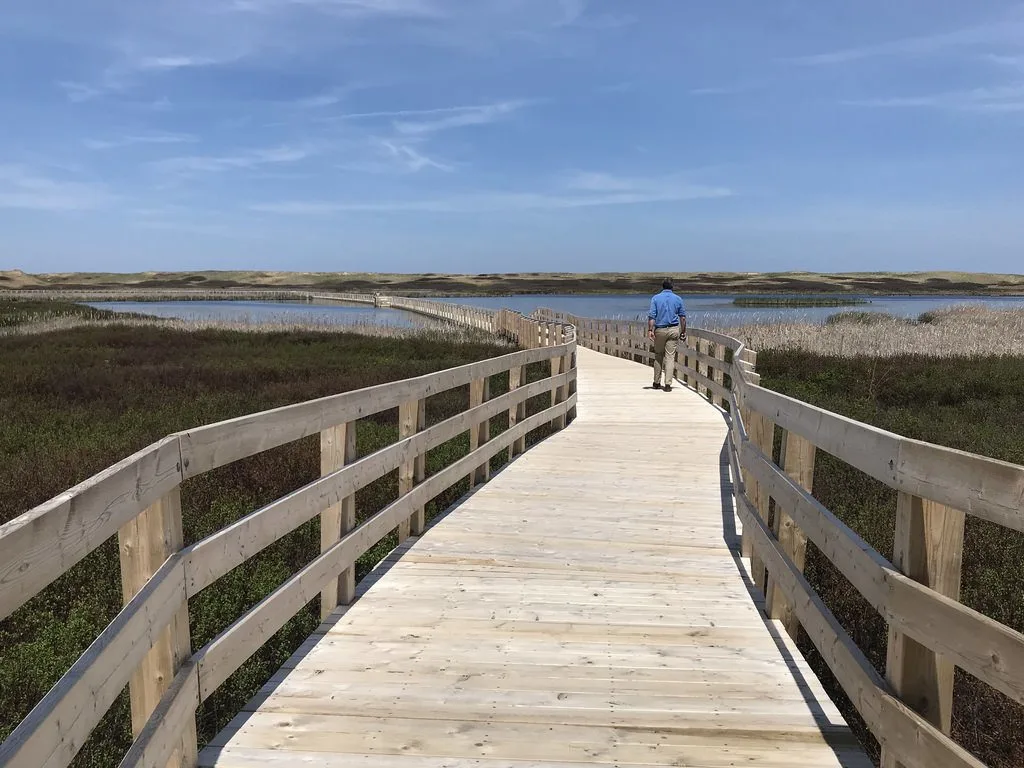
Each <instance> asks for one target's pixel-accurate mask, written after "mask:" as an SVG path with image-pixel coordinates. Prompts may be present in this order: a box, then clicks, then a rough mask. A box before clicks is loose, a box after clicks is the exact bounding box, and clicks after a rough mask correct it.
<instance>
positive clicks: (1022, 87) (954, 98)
mask: <svg viewBox="0 0 1024 768" xmlns="http://www.w3.org/2000/svg"><path fill="white" fill-rule="evenodd" d="M843 103H844V104H846V105H847V106H854V107H870V108H875V109H885V108H891V109H897V108H903V109H907V108H931V109H948V110H955V111H959V112H978V113H987V114H1005V113H1011V112H1024V83H1016V84H1014V85H1005V86H994V87H987V88H973V89H971V90H967V91H952V92H946V93H935V94H926V95H920V96H897V97H893V98H882V99H864V100H858V101H845V102H843Z"/></svg>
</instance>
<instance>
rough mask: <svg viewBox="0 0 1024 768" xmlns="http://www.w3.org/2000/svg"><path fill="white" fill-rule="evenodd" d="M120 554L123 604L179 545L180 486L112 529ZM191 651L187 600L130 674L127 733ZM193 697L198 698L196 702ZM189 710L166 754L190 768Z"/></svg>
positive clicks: (194, 746) (176, 767) (135, 729)
mask: <svg viewBox="0 0 1024 768" xmlns="http://www.w3.org/2000/svg"><path fill="white" fill-rule="evenodd" d="M117 543H118V550H119V553H120V560H121V593H122V597H123V598H124V602H125V604H126V605H127V603H128V601H129V600H131V599H132V598H133V597H135V595H136V594H137V593H138V592H139V590H140V589H142V588H143V587H144V586H145V584H146V582H147V581H149V579H150V578H151V577H152V576H153V574H155V573H156V572H157V570H158V569H159V568H160V566H162V565H163V564H164V562H165V561H166V560H167V558H168V557H170V556H171V555H173V554H174V553H175V552H178V551H179V550H180V549H181V548H182V546H184V535H183V533H182V527H181V489H180V488H175V489H174V490H172V491H170V492H169V493H168V494H167V495H166V496H164V497H163V498H161V499H160V500H159V501H157V502H156V503H155V504H153V505H152V506H150V507H147V508H146V509H144V510H143V511H142V512H141V513H140V514H139V515H138V516H137V517H135V519H133V520H132V521H130V522H128V523H126V524H125V525H124V526H123V527H122V528H121V529H120V530H119V531H118V532H117ZM191 655H192V646H191V638H190V636H189V625H188V603H187V602H186V603H185V604H184V605H182V606H181V607H180V608H179V609H178V611H177V612H176V613H175V614H174V618H172V619H171V623H170V624H169V625H168V626H167V628H166V629H164V630H163V632H161V633H160V636H159V638H157V640H156V642H155V643H154V644H153V647H152V648H151V649H150V651H149V653H147V654H146V657H145V658H144V659H143V660H142V663H141V664H140V665H139V667H138V669H136V670H135V671H134V672H133V673H132V676H131V681H130V682H129V686H128V688H129V695H130V698H131V711H132V735H133V736H134V737H137V736H138V735H139V734H140V733H141V732H142V729H143V727H145V725H146V721H147V720H149V716H150V715H151V714H153V710H154V709H156V706H157V704H159V703H160V698H161V697H162V696H163V695H164V692H166V691H167V688H168V687H169V686H170V684H171V681H172V680H173V679H174V676H175V675H176V674H177V673H178V670H179V669H180V668H181V665H182V663H183V662H184V661H185V660H186V659H188V657H189V656H191ZM197 703H198V702H197ZM197 753H198V742H197V740H196V722H195V716H194V715H193V717H192V718H191V719H189V721H188V723H187V724H186V726H185V730H184V731H183V732H182V734H181V736H180V741H179V743H178V744H177V745H176V746H175V748H174V751H173V753H172V755H171V758H170V760H168V762H167V765H168V766H169V767H172V766H173V768H191V767H192V766H194V765H195V764H196V762H197V760H198V756H197Z"/></svg>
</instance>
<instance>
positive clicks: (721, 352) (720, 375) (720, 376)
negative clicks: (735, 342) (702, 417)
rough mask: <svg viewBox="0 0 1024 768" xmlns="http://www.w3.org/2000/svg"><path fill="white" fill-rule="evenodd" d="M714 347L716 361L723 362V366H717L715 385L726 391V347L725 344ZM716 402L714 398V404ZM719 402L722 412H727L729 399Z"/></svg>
mask: <svg viewBox="0 0 1024 768" xmlns="http://www.w3.org/2000/svg"><path fill="white" fill-rule="evenodd" d="M713 346H714V349H715V359H716V360H721V361H722V364H721V365H716V366H715V383H716V384H718V385H719V386H721V387H722V388H723V389H724V388H725V345H724V344H714V345H713ZM714 400H715V398H714V397H712V402H714ZM718 400H720V401H721V402H720V405H721V406H722V410H726V409H727V408H728V404H729V400H728V399H727V398H725V397H719V398H718Z"/></svg>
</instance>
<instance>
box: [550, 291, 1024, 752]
mask: <svg viewBox="0 0 1024 768" xmlns="http://www.w3.org/2000/svg"><path fill="white" fill-rule="evenodd" d="M539 316H540V317H544V318H557V319H562V320H566V321H569V322H573V323H574V324H575V325H576V328H577V334H578V339H579V344H580V345H582V346H585V347H588V348H591V349H595V350H597V351H599V352H602V353H605V354H611V355H614V356H617V357H627V358H631V359H635V360H638V361H641V362H645V363H646V362H650V361H652V360H653V352H652V351H651V349H650V341H649V340H648V339H647V336H646V325H645V324H644V323H638V322H622V321H614V320H607V321H606V320H601V319H595V318H579V317H575V316H573V315H564V314H559V313H555V312H551V311H550V310H543V311H541V312H540V313H539ZM687 336H688V339H687V345H686V346H681V347H680V348H679V349H678V350H677V375H678V376H679V378H680V380H681V381H682V382H683V383H685V384H687V385H689V386H690V387H692V388H694V389H696V390H697V391H699V392H701V393H702V394H704V395H706V396H707V397H708V398H709V399H711V400H712V402H713V403H715V404H717V405H721V406H722V407H723V408H724V409H725V410H726V411H727V412H728V419H729V424H730V435H729V440H728V453H729V461H730V466H731V471H732V476H733V482H734V486H733V487H734V494H735V497H736V500H737V505H736V506H737V511H738V515H739V517H740V520H741V522H742V525H743V542H742V554H743V556H744V557H746V558H749V568H750V573H751V576H752V578H753V581H754V584H755V585H756V588H757V589H758V590H759V591H760V592H761V594H762V595H763V596H764V600H765V603H764V607H765V611H766V613H767V615H768V616H769V617H770V618H772V619H776V620H779V621H781V622H782V624H783V625H784V626H785V628H786V631H787V632H788V633H789V634H790V635H791V636H792V637H793V638H796V637H797V635H798V632H799V628H800V627H803V629H804V631H805V632H806V633H807V635H808V637H809V638H810V640H811V642H812V643H813V644H814V646H815V647H816V648H817V650H818V652H819V653H820V654H821V657H822V658H823V659H824V661H825V663H826V664H827V665H828V667H829V669H830V670H831V671H832V673H833V675H834V676H835V678H836V680H837V681H838V683H839V685H840V686H841V687H842V689H843V690H844V691H845V692H846V694H847V696H848V697H849V698H850V700H851V702H852V703H853V706H854V707H855V708H856V710H857V712H858V713H859V714H860V716H861V717H862V718H863V719H864V722H865V723H866V725H867V727H868V729H869V730H870V731H871V733H872V734H873V735H874V736H875V738H877V739H878V741H879V742H880V744H881V746H882V765H883V768H891V767H892V766H898V765H902V766H905V767H906V768H934V767H935V766H972V768H984V763H982V762H981V761H980V760H978V759H977V758H976V757H974V756H973V755H971V754H970V753H969V752H968V751H967V750H965V749H964V748H963V747H961V746H960V745H958V744H957V743H956V742H954V741H953V739H952V738H951V737H950V732H951V726H952V706H953V675H954V670H955V668H957V667H959V668H960V669H962V670H963V671H964V672H967V673H968V674H971V675H973V676H974V677H976V678H977V679H979V680H981V681H982V682H984V683H986V684H987V685H990V686H991V687H993V688H995V689H996V690H998V691H1001V692H1002V693H1003V694H1005V695H1006V696H1008V697H1009V698H1010V699H1011V700H1013V701H1015V702H1018V703H1024V635H1022V634H1021V633H1020V632H1018V631H1016V630H1015V629H1012V628H1010V627H1007V626H1005V625H1003V624H1001V623H999V622H998V621H996V620H994V619H992V618H990V617H988V616H985V615H984V614H981V613H979V612H978V611H975V610H972V609H971V608H968V607H967V606H965V605H963V604H961V603H960V602H959V595H960V569H961V559H962V554H963V536H964V521H965V515H971V516H974V517H977V518H979V519H983V520H988V521H990V522H994V523H997V524H999V525H1002V526H1004V527H1006V528H1010V529H1012V530H1016V531H1024V510H1022V503H1024V467H1021V466H1017V465H1014V464H1008V463H1006V462H1002V461H998V460H996V459H991V458H987V457H985V456H979V455H975V454H969V453H965V452H963V451H958V450H954V449H952V448H946V447H943V446H939V445H933V444H930V443H925V442H922V441H919V440H912V439H910V438H906V437H902V436H901V435H897V434H894V433H892V432H887V431H885V430H882V429H879V428H877V427H873V426H870V425H868V424H863V423H861V422H857V421H854V420H852V419H848V418H846V417H844V416H840V415H838V414H835V413H832V412H830V411H827V410H825V409H823V408H818V407H816V406H813V405H810V404H808V403H805V402H802V401H800V400H796V399H794V398H791V397H787V396H786V395H783V394H780V393H778V392H773V391H772V390H769V389H766V388H765V387H762V386H761V385H760V376H759V375H758V374H757V373H756V371H755V364H756V359H757V356H756V353H754V352H753V351H751V350H748V349H747V348H746V346H745V345H744V344H743V343H742V342H741V341H740V340H738V339H734V338H731V337H729V336H725V335H723V334H720V333H715V332H710V331H705V330H703V329H696V328H688V329H687ZM726 377H728V381H726ZM777 428H778V429H779V430H781V446H782V449H781V455H780V458H779V461H778V462H776V461H774V459H773V448H774V446H775V444H776V440H777V437H776V429H777ZM818 450H823V451H825V452H827V453H829V454H831V455H832V456H834V457H836V458H837V459H839V460H840V461H842V462H845V463H846V464H848V465H850V466H851V467H854V468H856V469H858V470H860V471H861V472H864V473H865V474H867V475H869V476H871V477H873V478H875V479H876V480H879V481H881V482H882V483H884V484H886V485H887V486H889V487H890V488H892V489H894V490H896V491H897V493H898V504H897V509H896V519H895V528H896V536H895V549H894V552H893V556H892V559H891V560H889V559H887V558H886V557H885V556H884V555H882V554H881V553H879V552H877V551H876V550H874V549H873V548H872V547H871V546H870V545H868V544H867V542H865V541H864V540H863V539H862V538H861V537H860V536H859V535H858V534H857V533H856V532H855V531H853V530H851V529H850V528H849V527H848V526H846V525H845V524H844V523H843V522H842V521H841V520H839V518H838V517H837V516H836V515H835V514H834V513H833V512H831V511H830V510H828V509H827V508H825V507H824V506H823V505H822V504H821V503H820V502H819V501H817V499H815V498H814V495H813V479H814V466H815V455H816V452H817V451H818ZM808 541H810V542H811V543H813V544H814V545H815V546H816V547H817V548H818V549H819V550H820V551H821V553H822V554H823V555H824V556H825V557H826V558H828V560H829V561H830V562H831V563H832V564H833V565H834V566H835V567H836V568H837V569H838V570H839V572H840V573H841V574H842V575H843V576H844V577H845V578H846V579H847V580H848V581H849V582H850V584H851V585H852V586H853V588H854V589H856V590H857V591H858V592H859V593H860V594H861V595H862V596H863V597H864V598H865V599H866V600H867V602H868V603H870V604H871V605H872V606H873V607H874V608H875V610H877V611H878V612H879V614H880V615H881V616H882V618H883V619H884V620H885V621H886V622H887V623H888V625H889V638H888V643H889V645H888V647H889V652H888V658H887V666H886V674H885V676H884V677H883V676H882V675H880V674H879V673H878V672H877V671H876V670H875V669H874V667H873V666H872V665H871V662H870V661H869V660H868V659H867V657H866V656H865V655H864V653H863V652H862V651H861V650H860V649H859V648H858V647H857V645H856V643H855V642H854V641H853V639H852V638H851V637H850V636H849V635H848V634H847V632H846V631H845V630H844V629H843V627H842V626H841V625H840V624H839V622H838V621H837V620H836V618H835V616H833V614H832V613H831V611H829V609H828V607H827V606H826V605H825V603H824V602H823V601H822V599H821V598H820V597H819V596H818V595H817V593H816V592H815V591H814V589H813V587H812V586H811V585H810V584H809V583H808V581H807V579H806V578H805V577H804V575H803V568H804V559H805V552H806V546H807V542H808Z"/></svg>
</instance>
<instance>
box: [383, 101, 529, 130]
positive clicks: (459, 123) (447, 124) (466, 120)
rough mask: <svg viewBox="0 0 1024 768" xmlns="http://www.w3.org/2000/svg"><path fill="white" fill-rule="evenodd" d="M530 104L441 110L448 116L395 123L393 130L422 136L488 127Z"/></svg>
mask: <svg viewBox="0 0 1024 768" xmlns="http://www.w3.org/2000/svg"><path fill="white" fill-rule="evenodd" d="M531 103H532V102H529V101H502V102H498V103H496V104H484V105H482V106H475V107H453V108H449V109H445V110H442V111H443V112H446V113H448V114H447V116H446V117H441V118H439V119H437V120H419V121H399V122H396V123H395V130H396V131H398V132H399V133H404V134H422V133H434V132H436V131H445V130H449V129H451V128H464V127H466V126H470V125H488V124H490V123H495V122H498V121H499V120H502V119H504V118H506V117H508V116H509V115H511V114H513V113H514V112H517V111H519V110H520V109H523V108H524V107H526V106H528V105H530V104H531Z"/></svg>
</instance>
